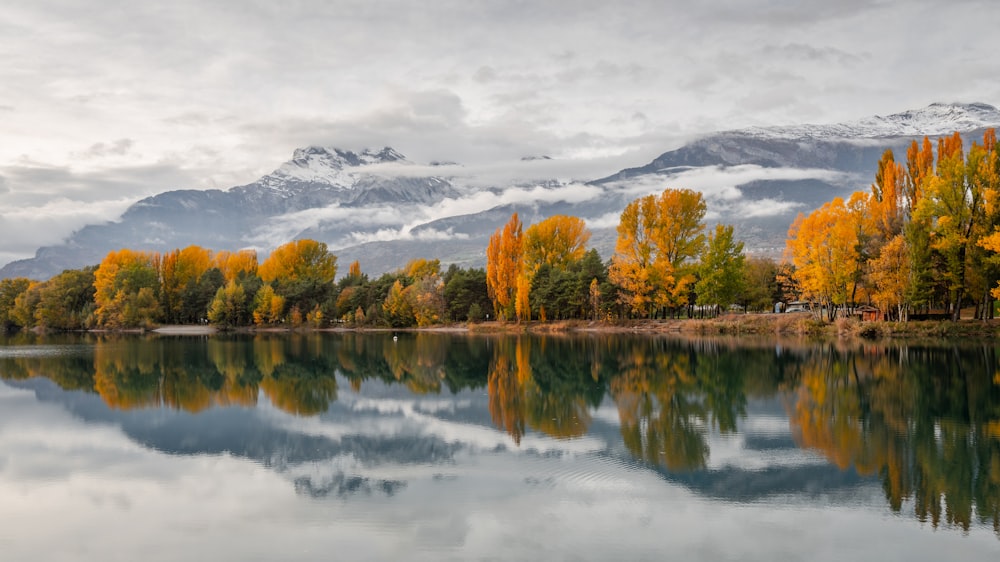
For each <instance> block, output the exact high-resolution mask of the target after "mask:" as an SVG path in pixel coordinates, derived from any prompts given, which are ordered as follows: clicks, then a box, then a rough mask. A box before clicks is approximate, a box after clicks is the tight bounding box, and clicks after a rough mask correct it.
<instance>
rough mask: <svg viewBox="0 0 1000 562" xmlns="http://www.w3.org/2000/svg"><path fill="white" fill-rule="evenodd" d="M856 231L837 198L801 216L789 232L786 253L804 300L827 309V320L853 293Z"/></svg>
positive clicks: (845, 209) (841, 200)
mask: <svg viewBox="0 0 1000 562" xmlns="http://www.w3.org/2000/svg"><path fill="white" fill-rule="evenodd" d="M857 232H858V231H857V228H856V227H855V225H854V224H853V221H852V220H851V216H850V213H849V212H848V208H847V206H846V205H845V204H844V200H843V199H841V198H840V197H837V198H834V200H833V201H830V202H829V203H826V204H824V205H823V206H822V207H820V208H819V209H816V210H815V211H813V212H812V213H810V214H809V215H807V216H802V215H801V214H800V215H799V216H798V217H797V218H796V219H795V222H793V223H792V226H791V228H790V229H789V231H788V241H787V248H786V251H787V252H788V254H789V255H790V258H791V260H792V263H793V264H794V265H795V272H794V274H793V276H794V278H795V281H796V282H797V283H798V284H799V287H800V288H801V289H802V293H803V296H804V297H806V298H808V299H810V300H813V301H817V302H819V303H820V304H822V305H824V306H825V307H826V308H827V311H828V316H829V318H830V320H833V318H835V317H836V307H837V306H839V305H842V304H844V303H846V302H847V299H848V296H849V295H850V294H852V292H853V290H854V284H855V283H856V280H857V268H858V266H859V262H860V260H859V257H858V249H859V244H858V235H857Z"/></svg>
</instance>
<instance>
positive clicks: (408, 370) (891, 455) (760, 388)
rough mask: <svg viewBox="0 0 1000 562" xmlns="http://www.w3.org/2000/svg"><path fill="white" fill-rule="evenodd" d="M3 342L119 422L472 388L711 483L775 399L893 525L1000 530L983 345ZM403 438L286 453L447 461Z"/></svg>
mask: <svg viewBox="0 0 1000 562" xmlns="http://www.w3.org/2000/svg"><path fill="white" fill-rule="evenodd" d="M5 343H6V345H4V346H0V376H2V377H3V378H5V379H27V378H31V377H38V376H43V377H46V378H49V379H51V380H52V381H55V382H56V383H57V384H58V385H59V386H60V387H62V388H63V389H66V390H82V391H86V392H91V393H96V394H97V395H99V396H100V398H101V400H103V402H104V403H105V404H107V405H108V406H109V407H110V408H113V409H116V410H133V409H143V408H169V409H176V410H180V411H184V412H190V413H199V412H202V413H204V412H208V411H211V410H212V409H214V408H218V407H227V406H239V407H253V406H256V405H257V404H258V401H259V400H262V399H263V400H267V401H268V403H269V404H271V405H273V406H274V407H275V408H278V409H280V410H282V411H284V412H287V413H289V414H293V415H295V416H305V417H310V416H316V415H318V414H321V413H323V412H328V411H329V410H330V408H331V406H332V405H333V404H334V403H336V402H337V400H338V391H339V390H340V389H339V388H338V381H339V383H341V384H348V385H350V391H349V392H348V393H349V394H351V393H353V394H357V393H359V392H360V391H361V390H362V388H363V387H365V385H366V383H368V382H369V381H371V382H372V383H377V385H385V386H389V387H394V386H395V387H405V388H406V389H407V391H408V392H409V393H411V394H412V395H418V396H426V395H435V394H442V393H457V392H464V391H470V390H472V391H479V392H485V393H486V396H487V406H486V408H485V409H486V410H488V419H489V422H491V423H492V424H493V425H494V426H495V427H496V428H498V429H500V430H502V431H504V432H506V433H507V434H508V435H509V444H510V446H511V447H520V446H522V445H523V441H524V439H525V438H526V436H527V435H529V434H531V433H535V434H538V435H544V436H548V437H551V438H555V439H559V440H574V439H579V438H585V437H586V436H587V435H588V434H590V433H592V432H593V431H595V425H596V424H597V417H596V416H597V415H598V413H599V412H600V411H602V408H606V407H608V406H610V407H611V408H613V410H612V411H614V412H615V416H616V418H617V419H616V420H615V421H616V424H615V426H616V428H617V431H619V432H620V435H619V438H620V442H619V443H620V444H621V446H622V447H623V448H624V450H625V451H627V452H628V454H629V455H631V457H632V458H633V459H635V460H636V461H638V462H640V463H642V464H643V465H644V466H648V467H650V468H653V469H655V470H657V471H660V472H661V473H663V474H671V475H682V476H680V477H679V478H681V479H683V478H687V477H684V476H683V475H685V474H693V475H701V474H705V473H706V472H707V471H709V470H710V466H709V464H710V460H711V458H712V454H713V452H712V446H711V443H713V439H716V440H718V439H719V438H720V436H721V438H727V437H728V436H742V437H743V438H747V436H746V435H745V427H744V426H745V425H747V424H748V423H749V422H750V420H748V414H747V411H748V403H749V402H750V401H753V400H772V401H778V403H780V404H782V405H783V408H784V413H785V416H786V419H787V423H788V425H789V426H790V430H791V435H792V438H793V439H794V442H795V444H796V445H797V446H799V447H801V448H805V449H808V450H811V451H815V452H817V453H818V454H821V455H822V456H823V457H824V458H825V459H827V460H828V461H829V462H830V463H832V464H833V465H835V466H836V467H838V468H839V469H840V470H842V471H845V473H851V472H853V473H856V474H857V475H860V476H861V477H871V478H875V479H877V480H878V481H879V482H880V483H881V485H882V488H883V491H884V495H885V498H886V501H887V503H888V505H889V506H890V507H891V508H892V509H893V510H894V511H897V512H900V513H911V514H912V515H913V516H914V517H916V518H917V519H919V520H920V521H925V522H928V523H929V524H931V525H932V526H934V527H937V526H939V525H947V526H956V527H958V528H960V529H963V530H969V529H970V527H971V526H972V525H973V524H976V523H977V522H980V523H984V524H987V525H991V526H992V527H993V528H994V530H995V531H996V532H997V533H998V534H1000V375H998V373H1000V370H998V367H1000V358H998V355H997V349H996V347H994V346H992V345H978V346H962V347H958V346H905V345H893V346H863V347H854V348H850V347H849V348H842V347H838V346H835V345H803V346H798V347H796V346H791V347H789V346H787V345H783V346H780V347H776V346H775V345H774V343H773V342H760V343H758V344H753V343H747V342H745V341H741V342H738V343H737V342H734V341H726V340H716V341H707V340H698V341H680V340H671V339H650V338H634V339H633V338H626V337H596V336H595V337H590V338H567V337H547V338H535V337H464V336H447V335H440V334H424V333H420V334H404V335H402V336H400V337H399V339H398V341H396V340H393V339H392V337H391V336H390V335H388V334H385V335H360V334H343V335H335V336H334V335H323V334H297V335H287V334H261V335H257V336H253V337H213V338H205V339H187V338H166V337H152V338H146V337H123V336H111V335H105V336H87V337H85V338H83V339H79V338H76V339H65V340H64V339H60V338H37V337H34V336H30V335H28V336H22V337H21V339H16V340H9V341H6V342H5ZM489 422H488V423H489ZM741 432H742V433H741ZM713 436H714V437H713ZM410 437H412V436H410ZM410 437H407V436H393V437H384V436H383V437H381V438H380V439H381V440H382V441H381V442H380V443H379V444H378V445H374V444H372V443H371V442H368V441H366V439H374V438H366V437H364V436H359V435H352V436H342V437H341V439H340V440H339V441H338V443H337V445H336V447H334V448H332V449H331V445H330V444H329V442H328V441H325V440H324V439H322V438H320V437H316V436H304V437H302V439H303V442H302V443H300V444H298V445H296V447H295V448H294V450H295V451H298V453H296V454H300V455H303V456H302V457H300V458H299V460H301V459H303V458H304V459H308V458H331V457H332V456H335V455H341V454H343V453H344V452H345V451H347V452H350V453H351V454H352V455H354V456H355V457H357V458H371V455H378V454H384V452H383V453H379V452H378V451H379V450H383V451H384V450H386V448H387V447H388V448H390V449H393V450H399V451H403V450H406V451H408V452H406V453H405V454H404V453H401V455H402V456H403V457H406V456H407V455H410V456H411V457H412V458H414V459H416V460H417V461H418V462H426V460H427V459H430V458H441V457H442V456H443V457H450V455H451V454H452V453H453V451H454V447H455V446H454V445H453V444H449V443H446V442H444V441H442V440H440V439H437V440H435V439H430V438H427V437H426V436H424V438H423V441H422V442H420V443H421V444H419V445H418V446H417V445H414V444H413V443H415V442H417V441H416V440H410V441H407V443H405V444H404V443H403V441H406V440H407V439H410ZM248 439H249V438H248ZM394 439H396V440H399V443H395V442H394V441H393V440H394ZM390 441H393V442H392V443H390ZM394 443H395V444H394ZM232 447H233V446H232V444H228V445H226V448H228V450H232ZM414 447H417V448H419V449H420V451H419V452H414V450H415V449H414ZM245 448H246V449H247V450H248V451H249V450H256V449H260V446H259V444H254V443H249V442H248V443H247V444H245ZM255 448H256V449H255ZM248 454H249V453H248ZM266 454H267V455H270V456H269V457H268V458H269V459H270V458H271V457H273V456H274V452H273V451H271V452H269V453H266ZM413 455H416V456H413ZM397 456H398V455H397ZM286 461H287V459H286ZM269 462H277V461H274V460H273V459H271V460H269ZM696 479H697V476H692V477H690V478H689V480H688V481H690V482H694V481H695V480H696ZM405 485H406V483H405V482H404V481H401V480H397V479H392V478H385V479H368V478H367V477H364V476H360V475H353V476H351V475H346V474H345V473H343V472H340V473H336V474H333V475H328V476H327V477H326V478H324V479H317V478H313V477H307V476H302V477H298V478H297V479H296V480H295V487H296V490H297V491H299V492H300V493H305V494H309V495H312V496H316V497H326V496H335V497H343V496H345V495H349V494H351V493H368V494H371V493H376V492H377V493H383V494H385V495H388V496H391V495H393V494H394V493H396V492H397V491H398V490H400V489H402V488H405ZM692 487H693V488H697V486H695V485H692Z"/></svg>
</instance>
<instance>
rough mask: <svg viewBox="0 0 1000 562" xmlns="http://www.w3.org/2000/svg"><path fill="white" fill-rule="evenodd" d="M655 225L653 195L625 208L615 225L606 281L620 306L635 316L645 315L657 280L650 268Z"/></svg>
mask: <svg viewBox="0 0 1000 562" xmlns="http://www.w3.org/2000/svg"><path fill="white" fill-rule="evenodd" d="M656 223H657V212H656V197H655V196H653V195H647V196H645V197H641V198H639V199H636V200H635V201H632V202H631V203H629V204H628V205H626V206H625V210H623V211H622V214H621V218H620V219H619V221H618V239H617V240H616V241H615V254H614V255H613V256H612V257H611V267H610V268H609V269H608V279H610V280H611V282H612V283H614V284H615V285H617V286H618V288H619V293H618V299H619V302H621V303H622V304H624V305H626V306H628V307H629V309H630V310H631V311H632V312H633V313H635V314H648V313H649V312H650V311H651V310H650V309H651V305H652V303H653V300H654V297H653V292H654V290H655V288H656V286H657V283H656V280H657V278H658V276H657V275H656V271H655V270H654V268H653V263H654V261H655V259H656V253H655V252H656V248H655V246H654V242H653V231H654V229H655V228H656Z"/></svg>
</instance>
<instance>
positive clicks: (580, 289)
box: [0, 189, 781, 330]
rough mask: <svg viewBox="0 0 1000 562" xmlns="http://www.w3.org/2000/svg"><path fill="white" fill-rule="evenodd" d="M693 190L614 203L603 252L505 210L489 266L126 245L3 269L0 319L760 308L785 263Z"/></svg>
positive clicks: (141, 322) (473, 315)
mask: <svg viewBox="0 0 1000 562" xmlns="http://www.w3.org/2000/svg"><path fill="white" fill-rule="evenodd" d="M704 214H705V203H704V201H703V199H702V196H701V194H700V193H697V192H694V191H691V190H673V189H668V190H666V191H664V192H663V193H662V194H660V195H659V196H653V195H650V196H647V197H643V198H640V199H638V200H636V201H635V202H633V203H631V204H630V205H629V206H628V207H627V208H626V209H625V211H624V212H623V213H622V224H621V225H619V227H618V231H619V240H618V246H617V248H618V251H617V252H616V253H615V255H614V256H613V257H612V258H611V259H610V260H609V261H607V262H605V261H602V259H601V256H600V255H599V254H598V252H597V251H596V250H594V249H592V248H591V249H588V248H587V242H588V241H589V239H590V232H589V231H588V230H587V228H586V226H585V223H584V221H583V220H582V219H579V218H577V217H570V216H565V215H557V216H553V217H550V218H548V219H545V220H543V221H541V222H539V223H537V224H532V225H529V226H528V227H527V228H526V229H525V228H523V226H522V224H521V222H520V219H519V218H518V215H517V214H516V213H514V214H513V215H512V216H511V218H510V220H509V221H508V222H507V224H505V225H504V226H503V227H501V228H499V229H497V231H496V233H495V234H494V235H493V236H492V237H491V239H490V242H489V245H488V247H487V250H486V255H487V260H486V262H487V263H486V268H485V269H484V268H462V267H458V266H456V265H451V266H449V267H448V268H443V267H442V265H441V262H440V260H436V259H435V260H426V259H414V260H411V261H410V262H409V263H407V264H406V265H405V266H404V267H402V268H400V269H399V270H397V271H394V272H389V273H385V274H383V275H381V276H379V277H378V278H375V279H372V278H370V277H369V276H368V275H367V274H365V273H363V272H362V271H361V268H360V264H359V263H358V262H354V263H352V264H350V266H349V268H348V273H347V275H345V276H343V277H341V278H340V279H337V267H338V263H337V257H336V255H334V254H333V253H332V252H331V251H330V250H329V249H328V248H327V246H326V244H324V243H322V242H317V241H315V240H308V239H303V240H295V241H292V242H289V243H287V244H285V245H282V246H280V247H278V248H277V249H275V250H274V251H273V252H272V253H271V254H270V255H269V256H268V257H267V258H266V259H265V260H264V261H263V262H259V263H258V257H257V254H256V252H255V251H252V250H243V251H238V252H228V251H222V252H213V251H211V250H209V249H206V248H202V247H200V246H188V247H186V248H183V249H176V250H173V251H171V252H167V253H156V252H145V251H137V250H131V249H121V250H117V251H113V252H110V253H108V254H107V256H105V258H104V259H103V260H102V261H101V263H100V264H98V265H96V266H90V267H85V268H82V269H78V270H67V271H64V272H62V273H60V274H59V275H56V276H55V277H53V278H51V279H49V280H47V281H41V282H39V281H32V280H29V279H25V278H14V279H4V280H2V281H0V324H2V325H3V326H4V327H5V328H18V327H20V328H36V327H40V328H46V329H52V330H81V329H131V328H146V327H151V326H154V325H157V324H164V323H166V324H196V323H211V324H215V325H218V326H223V327H239V326H251V325H255V326H303V325H308V326H313V327H317V328H318V327H328V326H331V325H347V326H383V327H397V328H402V327H410V326H431V325H435V324H444V323H451V322H466V321H469V322H477V321H483V320H491V319H496V320H501V321H515V320H516V321H530V320H541V321H547V320H566V319H591V320H608V319H618V318H637V317H649V318H652V317H663V316H666V315H668V314H672V315H675V316H676V315H679V314H687V313H689V312H690V307H691V306H694V305H695V304H698V305H705V306H712V307H716V308H718V309H722V308H725V307H728V306H729V305H731V304H734V303H739V304H741V305H743V306H744V307H746V308H748V309H751V310H767V309H769V307H770V306H771V304H772V303H773V302H774V300H775V299H776V298H779V296H780V293H781V286H780V283H778V282H777V281H776V279H780V276H777V275H776V272H778V271H779V270H780V266H779V265H778V264H777V263H775V262H774V261H772V260H765V259H754V258H750V259H747V258H746V257H745V256H744V255H743V245H742V243H741V242H737V241H735V240H734V238H733V229H732V227H731V226H718V227H716V229H715V230H714V231H713V232H711V233H709V234H708V235H707V236H706V235H705V233H704V231H705V224H704V220H703V218H704Z"/></svg>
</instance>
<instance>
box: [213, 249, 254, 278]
mask: <svg viewBox="0 0 1000 562" xmlns="http://www.w3.org/2000/svg"><path fill="white" fill-rule="evenodd" d="M257 265H258V264H257V251H256V250H240V251H238V252H227V251H223V252H219V253H217V254H215V257H214V258H213V260H212V266H213V267H217V268H218V269H219V271H221V272H222V275H223V277H225V279H226V281H232V280H234V279H236V278H237V277H239V276H240V274H241V273H242V274H244V275H256V274H257Z"/></svg>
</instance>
